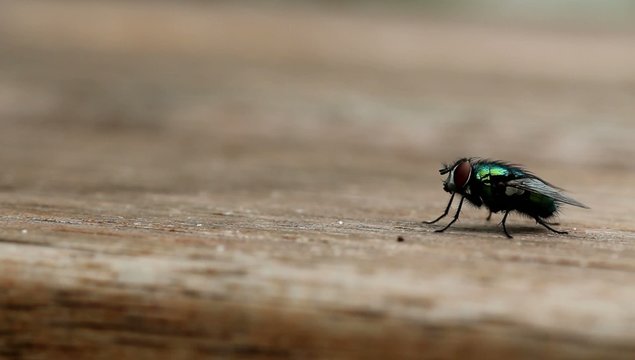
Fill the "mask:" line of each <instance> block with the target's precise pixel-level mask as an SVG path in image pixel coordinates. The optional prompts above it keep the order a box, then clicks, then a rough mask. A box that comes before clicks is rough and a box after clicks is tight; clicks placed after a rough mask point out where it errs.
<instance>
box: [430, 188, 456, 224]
mask: <svg viewBox="0 0 635 360" xmlns="http://www.w3.org/2000/svg"><path fill="white" fill-rule="evenodd" d="M454 194H455V193H452V196H451V197H450V201H449V202H448V206H446V208H445V211H444V212H443V214H441V216H439V217H438V218H436V219H434V220H432V221H422V223H424V224H434V223H435V222H437V221H439V220H441V219H443V218H444V217H446V215H448V212H449V211H450V206H452V200H454Z"/></svg>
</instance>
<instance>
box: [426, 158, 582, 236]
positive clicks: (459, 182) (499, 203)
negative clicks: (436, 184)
mask: <svg viewBox="0 0 635 360" xmlns="http://www.w3.org/2000/svg"><path fill="white" fill-rule="evenodd" d="M439 173H440V174H441V175H445V174H448V177H447V178H446V179H445V181H444V182H443V190H445V191H446V192H449V193H450V194H452V196H451V197H450V201H449V202H448V205H447V207H446V208H445V211H444V212H443V214H441V216H439V217H438V218H436V219H434V220H432V221H424V223H426V224H434V223H436V222H437V221H439V220H441V219H442V218H444V217H445V216H446V215H447V214H448V212H449V211H450V206H451V205H452V201H453V200H454V195H456V194H459V195H460V196H461V201H460V202H459V207H458V209H457V211H456V214H455V215H454V219H452V221H450V223H449V224H447V225H446V226H445V227H444V228H443V229H439V230H437V232H443V231H445V230H446V229H447V228H449V227H450V226H451V225H452V224H454V222H456V220H457V219H458V218H459V213H460V212H461V206H462V205H463V200H465V199H467V201H468V202H470V203H471V204H473V205H475V206H476V207H481V206H483V205H484V206H485V207H487V208H488V209H489V210H490V216H491V213H492V212H495V213H496V212H501V211H502V212H504V213H505V214H504V215H503V220H502V222H501V224H502V225H503V232H505V235H507V237H508V238H511V237H512V236H511V235H510V234H509V232H508V231H507V228H506V227H505V221H506V220H507V215H508V214H509V213H510V212H511V211H518V212H519V213H521V214H524V215H527V216H529V217H531V218H532V219H534V220H536V222H537V223H538V224H540V225H542V226H544V227H546V228H547V229H549V230H551V231H553V232H555V233H558V234H566V233H567V232H566V231H558V230H556V229H554V228H552V227H551V226H549V225H553V224H550V223H548V222H547V221H546V220H547V219H549V218H550V217H552V216H554V215H555V214H556V213H557V212H558V209H559V207H560V205H561V204H569V205H573V206H579V207H582V208H587V209H588V207H587V206H586V205H584V204H582V203H580V202H578V201H576V200H574V199H572V198H570V197H568V196H566V195H564V194H563V191H562V189H560V188H558V187H556V186H554V185H551V184H549V183H548V182H546V181H544V180H542V179H541V178H539V177H537V176H535V175H534V174H532V173H531V172H529V171H527V170H525V169H523V168H522V167H520V166H517V165H511V164H508V163H506V162H503V161H492V160H483V159H477V158H463V159H459V160H457V161H456V162H454V164H452V165H444V167H443V168H442V169H441V170H439ZM490 216H488V218H487V219H488V220H489V218H490Z"/></svg>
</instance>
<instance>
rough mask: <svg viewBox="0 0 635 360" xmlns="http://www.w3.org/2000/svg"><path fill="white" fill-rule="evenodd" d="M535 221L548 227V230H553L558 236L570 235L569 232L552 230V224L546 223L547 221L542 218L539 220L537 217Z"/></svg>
mask: <svg viewBox="0 0 635 360" xmlns="http://www.w3.org/2000/svg"><path fill="white" fill-rule="evenodd" d="M535 219H536V222H537V223H538V224H540V225H542V226H544V227H546V228H547V229H549V230H551V231H553V232H555V233H556V234H561V235H566V234H568V232H566V231H560V230H556V229H554V228H552V227H551V226H549V224H550V223H548V222H546V221H544V220H542V219H541V218H539V217H536V218H535ZM551 225H554V224H551Z"/></svg>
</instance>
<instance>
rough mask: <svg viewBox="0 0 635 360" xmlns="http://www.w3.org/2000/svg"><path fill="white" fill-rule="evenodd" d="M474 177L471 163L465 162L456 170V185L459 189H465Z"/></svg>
mask: <svg viewBox="0 0 635 360" xmlns="http://www.w3.org/2000/svg"><path fill="white" fill-rule="evenodd" d="M471 175H472V166H471V165H470V162H469V161H467V160H466V161H463V162H461V163H460V164H458V165H457V166H456V167H455V168H454V185H455V186H456V188H457V189H462V188H464V187H465V185H466V184H467V182H468V181H470V176H471Z"/></svg>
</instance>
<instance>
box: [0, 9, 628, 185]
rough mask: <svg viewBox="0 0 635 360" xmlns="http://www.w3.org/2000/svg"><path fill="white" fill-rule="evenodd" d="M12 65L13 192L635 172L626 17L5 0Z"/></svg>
mask: <svg viewBox="0 0 635 360" xmlns="http://www.w3.org/2000/svg"><path fill="white" fill-rule="evenodd" d="M0 53H1V56H0V126H1V127H2V128H1V129H0V139H1V143H0V161H1V162H0V163H1V164H3V165H4V170H3V171H2V173H0V187H2V188H4V189H23V190H26V189H31V190H34V191H50V190H55V191H72V192H75V191H79V192H95V191H136V190H143V191H149V192H169V193H197V192H200V191H225V190H245V191H248V190H249V191H251V190H254V189H256V190H257V189H262V190H265V191H269V190H271V189H273V188H282V189H287V190H288V189H294V188H305V187H306V174H311V175H310V178H311V181H312V182H317V183H322V184H323V185H325V186H326V185H328V184H330V183H338V181H339V184H349V183H351V184H352V183H359V181H364V180H362V179H366V181H368V179H371V178H372V177H373V176H374V175H377V176H387V177H399V176H400V175H406V176H410V177H413V176H419V175H422V176H423V174H425V176H428V177H430V178H434V179H435V181H436V176H437V175H436V174H435V170H436V167H437V166H438V164H439V163H440V162H441V161H450V160H452V159H454V158H456V157H458V156H465V155H468V156H483V157H494V158H503V159H509V160H513V161H516V162H522V163H526V164H527V163H528V164H531V165H533V166H532V167H533V168H535V167H536V166H537V167H538V168H541V167H545V168H557V169H568V168H572V169H573V168H575V169H580V168H583V169H585V171H584V172H581V173H583V174H592V173H594V172H602V173H606V172H607V171H608V172H611V171H613V173H614V174H615V178H617V179H620V178H622V177H623V175H624V174H629V173H630V172H632V171H633V170H634V169H635V161H634V159H635V146H633V143H632V142H633V139H634V136H635V120H634V119H635V101H634V100H635V3H633V2H632V1H627V0H607V1H601V2H598V1H591V0H587V1H569V0H559V1H532V2H525V1H496V0H481V1H451V2H436V1H425V0H420V1H417V0H408V1H406V0H404V1H391V2H388V1H379V0H377V1H354V0H350V1H326V0H324V1H319V0H314V1H309V0H307V1H242V2H230V1H181V2H178V3H175V2H168V1H159V2H156V1H152V2H150V1H112V2H98V1H55V2H51V1H31V0H26V1H25V0H19V1H18V0H15V1H14V0H5V1H2V3H1V4H0ZM263 168H264V169H263ZM591 169H593V170H591ZM559 178H560V179H562V177H559ZM628 179H632V178H628ZM579 181H584V179H579ZM588 181H589V182H593V181H594V180H588ZM616 181H618V182H617V183H616V184H619V180H616Z"/></svg>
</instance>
